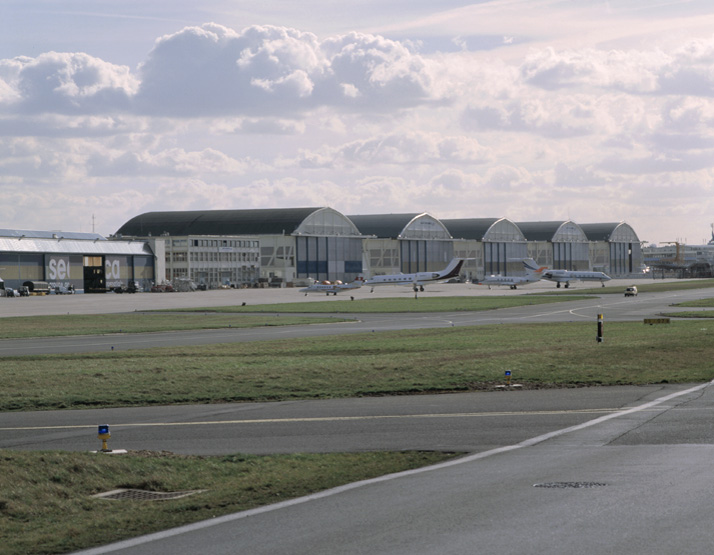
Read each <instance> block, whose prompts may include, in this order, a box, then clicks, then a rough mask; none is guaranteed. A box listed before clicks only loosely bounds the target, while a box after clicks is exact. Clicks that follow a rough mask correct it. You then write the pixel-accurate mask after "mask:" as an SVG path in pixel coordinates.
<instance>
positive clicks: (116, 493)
mask: <svg viewBox="0 0 714 555" xmlns="http://www.w3.org/2000/svg"><path fill="white" fill-rule="evenodd" d="M202 491H206V490H202V489H197V490H193V491H169V492H163V491H146V490H143V489H115V490H112V491H107V492H105V493H98V494H96V495H93V496H92V497H96V498H98V499H112V500H127V499H128V500H134V501H165V500H167V499H178V498H180V497H186V496H188V495H193V494H194V493H201V492H202Z"/></svg>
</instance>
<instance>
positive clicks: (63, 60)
mask: <svg viewBox="0 0 714 555" xmlns="http://www.w3.org/2000/svg"><path fill="white" fill-rule="evenodd" d="M0 79H1V80H0V111H5V112H8V111H10V110H12V112H13V113H16V112H22V113H58V114H93V113H103V114H104V113H107V112H118V111H126V110H128V109H129V107H130V101H131V97H132V95H133V94H134V93H135V92H136V90H137V87H138V81H137V79H136V78H135V77H134V76H132V75H131V73H130V71H129V68H128V67H126V66H116V65H113V64H109V63H107V62H104V61H102V60H100V59H98V58H94V57H92V56H89V55H87V54H82V53H76V54H68V53H57V52H48V53H46V54H42V55H40V56H38V57H37V58H28V57H20V58H14V59H12V60H2V61H0Z"/></svg>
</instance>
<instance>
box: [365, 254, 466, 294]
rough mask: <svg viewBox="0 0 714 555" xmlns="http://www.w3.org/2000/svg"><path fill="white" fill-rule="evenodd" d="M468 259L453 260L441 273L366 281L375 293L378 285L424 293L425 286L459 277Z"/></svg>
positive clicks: (394, 276) (384, 277)
mask: <svg viewBox="0 0 714 555" xmlns="http://www.w3.org/2000/svg"><path fill="white" fill-rule="evenodd" d="M465 260H468V258H452V259H451V262H449V264H448V266H446V268H444V269H443V270H441V271H439V272H417V273H416V274H392V275H386V276H373V277H371V278H369V279H368V280H365V282H364V284H365V285H369V286H370V287H371V288H372V291H374V288H375V287H376V286H378V285H411V286H412V288H413V289H414V291H424V285H426V284H427V283H434V282H436V281H445V280H447V279H451V278H453V277H457V276H458V275H459V272H460V271H461V266H463V264H464V261H465Z"/></svg>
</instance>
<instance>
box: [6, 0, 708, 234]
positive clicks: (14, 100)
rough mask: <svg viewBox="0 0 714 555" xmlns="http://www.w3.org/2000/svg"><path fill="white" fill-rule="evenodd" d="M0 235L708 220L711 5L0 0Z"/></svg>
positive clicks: (570, 0) (667, 226)
mask: <svg viewBox="0 0 714 555" xmlns="http://www.w3.org/2000/svg"><path fill="white" fill-rule="evenodd" d="M0 194H2V199H1V200H0V228H6V229H8V228H9V229H27V230H47V231H49V230H52V231H55V230H57V231H75V232H76V231H81V232H96V233H101V234H102V235H105V236H109V235H111V234H113V233H115V232H116V230H117V229H119V227H121V225H122V224H123V223H125V222H126V221H127V220H129V219H131V218H132V217H134V216H136V215H138V214H142V213H145V212H150V211H167V210H211V209H252V208H291V207H317V206H329V207H331V208H334V209H335V210H338V211H339V212H341V213H343V214H346V215H350V214H386V213H395V214H396V213H422V212H427V213H429V214H431V215H432V216H434V217H436V218H438V219H448V218H500V217H505V218H508V219H510V220H512V221H514V222H526V221H565V220H573V221H575V222H576V223H593V222H619V221H624V222H627V223H628V224H629V225H631V226H632V227H633V229H634V230H635V232H636V233H637V235H638V237H639V238H640V240H641V241H643V242H645V243H646V244H651V243H664V242H668V241H680V242H687V243H689V244H699V243H705V242H707V241H709V240H710V239H711V238H712V223H714V3H712V2H711V1H710V0H617V1H616V0H610V1H596V0H528V1H526V0H491V1H489V0H481V1H475V2H474V1H472V2H468V1H462V0H440V1H439V2H434V1H433V0H429V1H426V0H352V1H351V2H349V3H343V2H336V1H334V0H301V1H300V2H292V1H289V0H261V1H260V2H255V1H253V0H251V1H244V0H202V1H201V2H196V1H195V0H190V1H189V0H142V1H138V0H122V1H114V0H2V2H0Z"/></svg>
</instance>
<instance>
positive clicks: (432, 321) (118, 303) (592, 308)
mask: <svg viewBox="0 0 714 555" xmlns="http://www.w3.org/2000/svg"><path fill="white" fill-rule="evenodd" d="M623 283H630V282H623ZM550 285H551V286H550V287H547V286H545V285H541V284H533V286H532V287H530V286H529V288H523V289H519V290H517V291H510V290H504V289H500V290H495V289H494V290H490V291H489V290H488V289H485V288H479V287H477V286H472V285H462V284H458V285H451V284H448V285H447V284H444V285H435V286H433V287H432V288H430V290H429V292H428V294H429V295H432V296H456V295H475V294H483V293H488V294H491V295H511V294H524V293H528V292H534V291H538V290H544V289H547V290H548V291H550V290H552V284H550ZM623 289H624V287H623ZM395 291H396V293H395ZM395 294H396V295H402V296H403V295H405V294H406V295H407V296H409V297H413V294H412V293H410V292H408V291H407V293H404V290H403V289H399V288H392V287H384V288H382V289H378V290H377V291H375V294H374V295H377V297H376V298H380V296H381V297H386V296H390V295H395ZM366 295H370V294H369V293H363V296H366ZM422 295H426V293H424V294H422ZM711 295H714V290H709V289H703V290H692V291H675V292H668V293H641V294H640V295H639V296H637V297H634V298H633V297H627V298H626V297H624V295H623V296H620V295H604V296H602V297H600V298H598V299H588V300H582V301H571V302H567V303H562V304H561V303H554V304H546V305H536V306H523V307H518V308H511V309H503V310H492V311H484V312H452V313H408V314H360V315H358V316H354V321H353V322H349V323H344V322H335V323H329V324H313V325H310V326H286V327H263V328H249V329H240V328H230V329H222V330H195V331H188V332H170V333H150V334H133V335H132V334H114V335H100V336H81V337H52V338H40V339H37V338H33V339H26V340H18V339H11V340H1V341H0V356H22V355H25V354H56V353H74V352H101V351H111V350H128V349H146V348H156V347H171V346H176V345H207V344H214V343H232V342H244V341H263V340H272V339H287V338H297V337H317V336H326V335H338V334H346V333H364V332H380V331H389V330H402V329H423V328H438V327H451V326H474V325H484V324H503V323H527V322H533V323H535V322H582V321H591V322H593V330H595V326H596V322H597V315H598V314H603V315H604V319H605V326H607V322H614V321H636V320H642V319H643V318H650V317H656V316H658V315H660V314H662V313H666V312H667V311H670V312H672V311H674V310H675V309H672V308H671V307H670V305H671V304H673V303H677V302H682V301H685V300H690V299H695V298H701V297H702V296H711ZM243 299H248V301H245V300H243ZM335 299H340V297H332V296H331V297H325V296H322V295H313V296H310V297H305V296H303V295H301V294H300V293H299V292H298V291H296V290H294V289H293V290H290V289H280V290H228V291H211V292H196V293H163V294H161V293H154V294H149V293H145V294H137V295H115V294H108V295H67V296H54V295H52V296H49V297H30V298H19V299H10V300H7V301H4V302H3V306H2V307H0V308H3V309H4V308H6V307H5V305H10V306H9V308H10V309H13V310H7V311H5V310H3V311H2V312H1V314H2V315H3V316H9V315H17V313H18V312H22V309H23V308H24V312H23V313H22V315H25V316H29V315H40V314H97V313H103V312H104V313H120V312H136V311H142V310H151V309H162V308H163V309H166V308H183V307H192V308H195V307H211V306H223V305H229V304H239V303H242V302H248V303H249V304H264V303H267V304H270V303H276V302H300V301H303V300H309V301H312V302H315V301H322V302H331V301H333V300H335ZM415 302H418V300H415ZM18 308H19V309H20V310H18ZM275 317H276V318H279V317H280V315H279V314H278V313H276V315H275ZM349 317H350V316H349V315H346V316H345V315H341V316H340V318H349ZM606 329H607V328H606ZM593 333H595V331H594V332H593ZM606 333H607V331H606Z"/></svg>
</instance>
